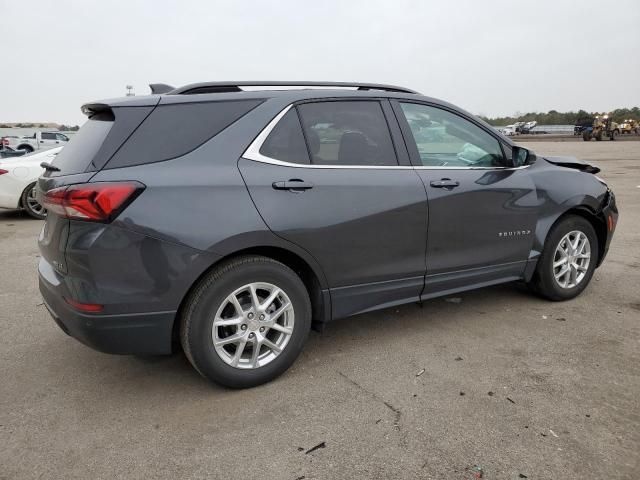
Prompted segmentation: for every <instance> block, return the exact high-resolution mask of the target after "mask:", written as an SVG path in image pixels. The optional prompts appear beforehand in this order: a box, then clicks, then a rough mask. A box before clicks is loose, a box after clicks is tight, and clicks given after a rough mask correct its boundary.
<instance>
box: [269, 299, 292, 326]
mask: <svg viewBox="0 0 640 480" xmlns="http://www.w3.org/2000/svg"><path fill="white" fill-rule="evenodd" d="M289 308H291V304H290V303H285V304H283V305H281V306H280V308H279V309H278V310H276V311H275V312H273V313H272V314H271V321H273V322H275V321H276V320H278V318H279V317H280V315H282V314H283V313H284V312H285V311H286V310H288V309H289Z"/></svg>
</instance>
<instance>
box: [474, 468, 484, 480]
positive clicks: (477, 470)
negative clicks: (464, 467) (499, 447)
mask: <svg viewBox="0 0 640 480" xmlns="http://www.w3.org/2000/svg"><path fill="white" fill-rule="evenodd" d="M483 475H484V472H483V471H482V467H480V466H478V465H476V466H475V467H473V478H482V476H483Z"/></svg>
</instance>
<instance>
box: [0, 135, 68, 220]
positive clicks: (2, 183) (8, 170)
mask: <svg viewBox="0 0 640 480" xmlns="http://www.w3.org/2000/svg"><path fill="white" fill-rule="evenodd" d="M60 150H62V147H57V148H52V149H50V150H47V151H45V152H39V153H34V154H33V155H27V156H22V157H19V158H6V159H4V160H1V161H0V208H23V209H24V210H25V211H26V212H27V213H28V214H29V215H31V216H32V217H33V218H37V219H43V218H45V217H46V215H47V212H46V211H45V209H44V208H43V207H42V205H40V203H39V202H38V200H37V199H36V188H35V187H36V182H37V180H38V177H39V176H40V175H42V173H43V172H44V169H43V168H42V167H41V166H40V163H41V162H51V161H53V159H54V158H55V156H56V155H57V154H58V153H59V152H60Z"/></svg>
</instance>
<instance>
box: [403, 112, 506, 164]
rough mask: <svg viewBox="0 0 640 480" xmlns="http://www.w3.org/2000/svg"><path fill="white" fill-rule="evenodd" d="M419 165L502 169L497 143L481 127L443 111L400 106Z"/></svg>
mask: <svg viewBox="0 0 640 480" xmlns="http://www.w3.org/2000/svg"><path fill="white" fill-rule="evenodd" d="M400 106H401V107H402V111H403V113H404V115H405V118H406V119H407V122H408V123H409V127H410V128H411V133H412V134H413V139H414V140H415V142H416V146H417V148H418V154H419V155H420V160H421V161H422V165H425V166H430V167H505V166H507V163H506V161H505V158H504V155H503V153H502V148H501V147H500V142H498V140H497V139H496V138H494V137H493V136H491V135H490V134H489V133H487V132H485V131H484V130H483V129H482V128H480V127H478V126H477V125H474V124H473V123H471V122H470V121H468V120H466V119H464V118H462V117H460V116H458V115H456V114H454V113H451V112H448V111H446V110H442V109H440V108H435V107H431V106H428V105H421V104H417V103H400Z"/></svg>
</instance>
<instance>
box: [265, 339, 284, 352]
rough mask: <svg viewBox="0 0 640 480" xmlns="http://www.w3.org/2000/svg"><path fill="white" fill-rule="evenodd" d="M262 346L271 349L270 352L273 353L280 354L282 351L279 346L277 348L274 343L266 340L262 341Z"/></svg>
mask: <svg viewBox="0 0 640 480" xmlns="http://www.w3.org/2000/svg"><path fill="white" fill-rule="evenodd" d="M262 344H263V345H264V346H265V347H267V348H269V349H271V351H272V352H274V353H280V352H281V351H282V349H281V348H280V347H279V346H277V345H276V344H275V343H273V342H272V341H271V340H269V339H268V338H265V339H264V340H262Z"/></svg>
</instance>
